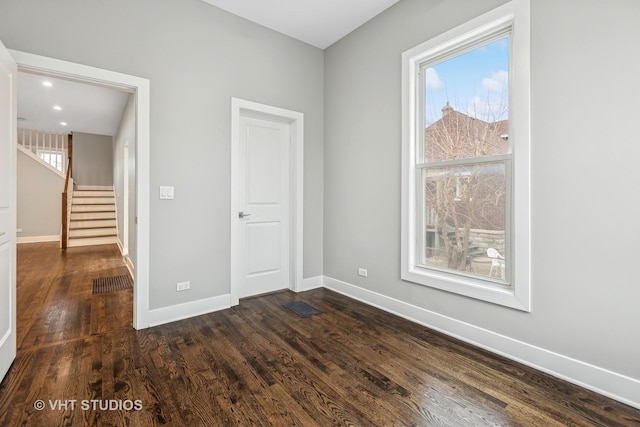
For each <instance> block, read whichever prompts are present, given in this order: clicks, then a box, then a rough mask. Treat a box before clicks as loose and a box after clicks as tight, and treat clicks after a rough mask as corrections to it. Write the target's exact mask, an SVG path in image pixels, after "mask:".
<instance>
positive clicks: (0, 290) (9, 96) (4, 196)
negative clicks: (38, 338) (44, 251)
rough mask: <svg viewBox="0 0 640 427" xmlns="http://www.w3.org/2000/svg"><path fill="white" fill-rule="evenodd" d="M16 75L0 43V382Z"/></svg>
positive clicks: (12, 244)
mask: <svg viewBox="0 0 640 427" xmlns="http://www.w3.org/2000/svg"><path fill="white" fill-rule="evenodd" d="M17 72H18V71H17V67H16V63H15V61H14V60H13V58H12V57H11V55H10V54H9V52H8V51H7V49H6V48H5V47H4V45H3V44H2V42H0V380H2V378H4V376H5V375H6V373H7V371H8V370H9V367H10V366H11V363H12V362H13V359H15V357H16V216H15V203H16V197H15V188H16V168H15V164H16V135H17V134H16V124H17V116H16V105H17V104H16V87H17V86H16V76H17Z"/></svg>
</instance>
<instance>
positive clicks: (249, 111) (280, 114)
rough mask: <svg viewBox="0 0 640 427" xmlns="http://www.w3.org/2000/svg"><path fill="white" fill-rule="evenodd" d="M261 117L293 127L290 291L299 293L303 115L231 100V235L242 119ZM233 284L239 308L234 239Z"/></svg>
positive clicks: (236, 210) (234, 216)
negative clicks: (234, 265)
mask: <svg viewBox="0 0 640 427" xmlns="http://www.w3.org/2000/svg"><path fill="white" fill-rule="evenodd" d="M245 115H246V116H252V117H262V118H267V119H276V120H280V121H285V122H287V123H289V124H290V126H291V221H290V224H291V234H290V236H291V246H290V254H291V262H290V263H289V265H290V270H291V271H290V277H291V280H290V283H289V288H290V289H291V290H292V291H294V292H299V291H300V290H301V289H302V288H303V279H302V269H303V239H302V232H303V202H304V197H303V196H304V114H302V113H299V112H297V111H291V110H285V109H283V108H278V107H273V106H270V105H265V104H259V103H257V102H252V101H247V100H244V99H239V98H231V236H233V234H234V231H233V230H234V227H235V226H236V225H237V221H234V219H237V212H238V211H240V210H242V209H238V206H239V204H238V200H237V194H238V190H237V189H236V186H237V183H238V182H239V179H238V175H239V167H238V162H239V145H240V135H239V126H240V116H245ZM230 248H231V264H230V267H231V282H230V295H231V305H232V306H233V305H238V304H239V302H240V299H239V293H238V286H237V283H238V279H237V278H236V277H235V276H236V273H235V271H234V270H235V269H234V268H233V259H234V256H236V255H234V254H236V253H237V251H238V248H236V244H235V242H234V241H233V239H231V242H230Z"/></svg>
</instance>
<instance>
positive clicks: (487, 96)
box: [422, 36, 509, 162]
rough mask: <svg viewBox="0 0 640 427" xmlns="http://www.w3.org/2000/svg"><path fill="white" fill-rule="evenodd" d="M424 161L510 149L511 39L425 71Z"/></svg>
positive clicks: (483, 154) (466, 156) (492, 153)
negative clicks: (509, 83) (509, 90)
mask: <svg viewBox="0 0 640 427" xmlns="http://www.w3.org/2000/svg"><path fill="white" fill-rule="evenodd" d="M422 76H423V78H424V82H423V85H424V86H423V87H424V91H425V92H424V94H425V96H424V100H425V105H424V120H425V135H424V140H425V146H424V149H425V152H424V162H436V161H442V160H454V159H466V158H471V157H478V156H486V155H496V154H505V153H507V152H508V150H509V144H508V142H507V140H508V133H509V125H508V120H509V116H508V112H509V94H508V86H509V85H508V81H509V37H508V36H506V37H503V38H501V39H499V40H496V41H493V42H491V43H489V44H486V45H484V46H481V47H478V48H476V49H473V50H471V51H469V52H466V53H464V54H462V55H458V56H456V57H454V58H451V59H449V60H446V61H443V62H440V63H438V64H436V65H433V66H431V67H429V68H425V69H424V70H423V73H422Z"/></svg>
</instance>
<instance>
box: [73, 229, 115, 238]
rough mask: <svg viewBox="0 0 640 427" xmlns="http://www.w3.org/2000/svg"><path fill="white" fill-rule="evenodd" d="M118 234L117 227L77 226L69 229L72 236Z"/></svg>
mask: <svg viewBox="0 0 640 427" xmlns="http://www.w3.org/2000/svg"><path fill="white" fill-rule="evenodd" d="M117 234H118V231H117V230H116V228H115V227H99V228H77V229H71V230H69V237H70V238H86V237H102V236H116V235H117Z"/></svg>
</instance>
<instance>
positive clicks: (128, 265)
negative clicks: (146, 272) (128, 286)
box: [123, 255, 136, 280]
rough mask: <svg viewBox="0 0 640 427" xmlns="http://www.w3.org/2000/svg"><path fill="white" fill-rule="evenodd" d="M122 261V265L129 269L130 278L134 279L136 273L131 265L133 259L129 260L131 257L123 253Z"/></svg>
mask: <svg viewBox="0 0 640 427" xmlns="http://www.w3.org/2000/svg"><path fill="white" fill-rule="evenodd" d="M123 261H124V265H125V266H126V267H127V270H129V275H130V276H131V280H135V279H136V274H135V271H136V269H135V267H134V266H133V261H131V258H130V257H129V255H125V256H124V257H123Z"/></svg>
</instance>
